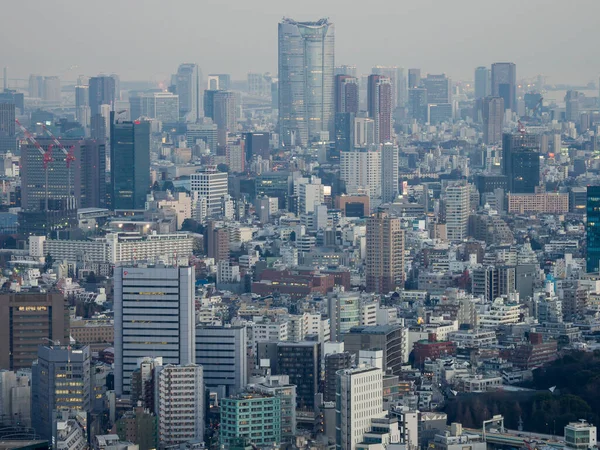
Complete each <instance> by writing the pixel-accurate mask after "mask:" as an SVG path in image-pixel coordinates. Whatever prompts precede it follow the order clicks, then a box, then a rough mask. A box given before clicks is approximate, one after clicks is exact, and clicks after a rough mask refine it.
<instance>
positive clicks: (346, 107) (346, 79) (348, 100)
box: [335, 75, 359, 114]
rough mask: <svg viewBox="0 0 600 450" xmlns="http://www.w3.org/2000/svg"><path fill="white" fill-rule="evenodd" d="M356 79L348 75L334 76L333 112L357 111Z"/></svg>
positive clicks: (355, 112)
mask: <svg viewBox="0 0 600 450" xmlns="http://www.w3.org/2000/svg"><path fill="white" fill-rule="evenodd" d="M358 106H359V98H358V79H357V78H354V77H351V76H348V75H336V76H335V113H336V114H337V113H354V114H357V113H358Z"/></svg>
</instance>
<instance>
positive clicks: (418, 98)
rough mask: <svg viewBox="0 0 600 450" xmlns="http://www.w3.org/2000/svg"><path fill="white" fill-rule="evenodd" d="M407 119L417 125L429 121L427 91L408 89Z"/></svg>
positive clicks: (423, 89)
mask: <svg viewBox="0 0 600 450" xmlns="http://www.w3.org/2000/svg"><path fill="white" fill-rule="evenodd" d="M408 117H409V118H411V119H413V120H416V121H417V122H418V123H427V122H428V121H429V108H427V89H425V88H410V89H409V90H408Z"/></svg>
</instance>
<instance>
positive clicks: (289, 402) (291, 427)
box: [252, 375, 296, 441]
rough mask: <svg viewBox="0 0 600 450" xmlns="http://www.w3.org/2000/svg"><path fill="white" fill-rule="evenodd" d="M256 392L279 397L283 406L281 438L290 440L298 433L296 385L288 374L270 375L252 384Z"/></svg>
mask: <svg viewBox="0 0 600 450" xmlns="http://www.w3.org/2000/svg"><path fill="white" fill-rule="evenodd" d="M252 390H253V391H254V392H260V393H261V394H264V395H271V396H274V397H278V398H279V400H280V403H279V405H280V407H281V439H282V440H283V441H288V440H291V439H293V437H294V436H295V435H296V386H294V385H293V384H290V377H288V376H287V375H277V376H275V375H269V376H267V377H264V378H262V379H261V380H260V382H258V383H255V384H252Z"/></svg>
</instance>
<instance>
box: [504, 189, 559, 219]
mask: <svg viewBox="0 0 600 450" xmlns="http://www.w3.org/2000/svg"><path fill="white" fill-rule="evenodd" d="M507 200H508V202H507V203H508V213H509V214H524V213H545V214H565V213H568V212H569V194H567V193H560V192H542V193H536V194H513V193H509V194H508V195H507Z"/></svg>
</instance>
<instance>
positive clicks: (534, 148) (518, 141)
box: [502, 104, 540, 194]
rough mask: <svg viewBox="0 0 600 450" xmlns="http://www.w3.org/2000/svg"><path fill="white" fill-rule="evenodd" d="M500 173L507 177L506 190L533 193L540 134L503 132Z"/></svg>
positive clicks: (537, 166)
mask: <svg viewBox="0 0 600 450" xmlns="http://www.w3.org/2000/svg"><path fill="white" fill-rule="evenodd" d="M505 106H506V104H505ZM502 173H503V174H504V175H506V176H507V178H508V192H511V193H513V194H533V193H534V192H535V188H536V186H539V184H540V136H539V135H535V134H528V133H504V134H503V135H502Z"/></svg>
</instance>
